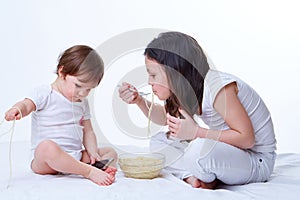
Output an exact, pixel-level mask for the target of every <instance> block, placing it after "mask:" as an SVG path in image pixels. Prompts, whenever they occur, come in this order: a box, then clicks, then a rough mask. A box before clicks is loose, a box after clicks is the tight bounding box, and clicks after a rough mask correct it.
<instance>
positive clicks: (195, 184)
mask: <svg viewBox="0 0 300 200" xmlns="http://www.w3.org/2000/svg"><path fill="white" fill-rule="evenodd" d="M184 181H185V182H187V183H188V184H190V185H191V186H192V187H193V188H203V189H215V188H216V187H217V185H218V179H216V180H214V181H213V182H210V183H205V182H203V181H201V180H199V179H197V178H196V177H195V176H190V177H188V178H185V179H184Z"/></svg>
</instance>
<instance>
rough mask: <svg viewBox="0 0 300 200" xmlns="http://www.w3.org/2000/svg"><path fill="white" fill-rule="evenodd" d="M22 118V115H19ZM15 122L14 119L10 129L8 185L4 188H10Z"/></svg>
mask: <svg viewBox="0 0 300 200" xmlns="http://www.w3.org/2000/svg"><path fill="white" fill-rule="evenodd" d="M21 117H22V114H21ZM15 122H16V120H15V119H14V121H13V124H12V127H11V129H10V130H11V134H10V139H9V152H8V159H9V178H8V184H7V187H6V188H9V187H10V183H11V180H12V156H11V149H12V137H13V133H14V129H15Z"/></svg>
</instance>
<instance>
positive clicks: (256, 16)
mask: <svg viewBox="0 0 300 200" xmlns="http://www.w3.org/2000/svg"><path fill="white" fill-rule="evenodd" d="M299 9H300V6H299V3H298V1H297V0H245V1H241V0H223V1H221V0H219V1H217V0H207V1H204V0H194V1H192V0H186V1H182V0H178V1H176V0H169V1H167V0H165V1H164V0H150V1H142V0H127V1H125V0H119V1H113V0H111V1H100V0H94V1H93V0H85V1H82V0H78V1H75V0H68V1H66V0H49V1H39V0H36V1H35V0H27V1H22V0H19V1H16V0H10V1H3V0H2V1H1V6H0V26H1V28H0V36H1V37H0V44H1V48H0V56H1V68H0V69H1V72H0V87H1V98H0V113H1V118H3V116H4V112H5V111H6V110H7V109H8V108H10V106H12V105H13V104H14V103H15V102H16V101H19V100H22V99H23V98H24V96H25V95H26V94H27V93H28V91H30V89H32V88H33V87H34V86H36V85H39V84H48V83H51V82H52V81H53V80H54V79H55V78H56V75H55V74H54V71H55V68H56V64H57V57H58V55H59V54H60V53H61V52H62V51H63V50H65V49H66V48H68V47H70V46H72V45H75V44H86V45H90V46H92V47H94V48H96V47H97V46H99V45H101V44H102V43H103V42H105V41H107V40H109V39H110V38H111V37H113V36H116V35H119V34H122V33H124V32H127V31H131V30H135V29H141V28H159V29H167V30H174V31H181V32H184V33H187V34H189V35H191V36H193V37H194V38H196V39H197V40H198V42H199V43H200V45H201V46H202V47H203V48H204V50H205V51H206V52H207V53H208V55H209V56H210V58H211V59H212V60H213V62H214V64H215V65H216V68H217V69H219V70H222V71H225V72H228V73H232V74H235V75H237V76H239V77H240V78H242V79H244V80H245V81H246V82H248V83H249V84H250V85H251V86H252V87H253V88H255V89H256V91H257V92H258V93H259V94H260V95H261V96H262V98H263V99H264V101H265V103H266V104H267V106H268V108H269V109H270V111H271V114H272V117H273V122H274V126H275V131H276V137H277V141H278V152H295V153H300V146H299V145H298V144H299V141H298V140H299V138H300V136H299V129H298V124H299V117H298V115H299V113H300V107H299V104H298V102H299V101H300V94H299V88H298V87H299V85H300V78H299V70H296V67H299V66H300V59H299V58H300V55H299V54H300V26H299V19H300V12H299ZM137 60H138V61H137V62H136V63H133V64H134V65H139V63H140V64H141V65H142V64H143V63H142V61H143V56H142V54H140V57H139V58H137ZM104 62H105V60H104ZM130 65H131V63H129V62H127V66H126V65H122V67H123V70H124V69H126V68H127V67H128V70H129V69H130ZM107 74H109V73H107ZM107 81H108V79H107V78H105V79H103V82H102V83H101V84H100V86H99V91H101V94H103V98H105V97H106V94H110V93H111V89H110V90H109V91H105V88H104V87H103V86H104V85H105V84H107ZM116 83H117V82H116V81H115V82H114V84H116ZM101 87H102V88H101ZM108 100H109V101H111V99H109V98H107V99H106V100H103V104H105V103H106V102H109V101H108ZM109 106H111V105H109ZM95 113H96V114H97V115H98V114H99V113H100V115H107V116H109V117H110V116H111V113H105V112H103V111H101V110H96V111H95ZM101 123H102V124H105V121H104V122H101ZM6 125H7V124H6ZM112 125H113V124H112ZM2 126H3V125H2ZM100 126H101V125H100ZM2 131H3V129H2ZM0 133H1V131H0ZM105 134H106V133H105ZM8 140H9V137H8V136H2V137H1V138H0V142H6V141H8ZM13 140H14V141H24V140H25V141H29V140H30V118H29V117H27V118H25V119H23V120H22V121H18V122H17V123H16V128H15V134H14V136H13ZM115 142H116V143H120V144H122V142H123V143H126V140H122V141H120V140H118V139H115Z"/></svg>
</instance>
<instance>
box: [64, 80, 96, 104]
mask: <svg viewBox="0 0 300 200" xmlns="http://www.w3.org/2000/svg"><path fill="white" fill-rule="evenodd" d="M96 86H97V83H83V82H81V81H79V80H78V77H76V76H71V75H67V76H66V77H65V79H64V84H62V93H63V95H64V96H65V97H66V98H67V99H68V100H70V101H72V102H80V101H82V99H84V98H86V97H87V96H88V95H89V93H90V91H91V89H93V88H95V87H96Z"/></svg>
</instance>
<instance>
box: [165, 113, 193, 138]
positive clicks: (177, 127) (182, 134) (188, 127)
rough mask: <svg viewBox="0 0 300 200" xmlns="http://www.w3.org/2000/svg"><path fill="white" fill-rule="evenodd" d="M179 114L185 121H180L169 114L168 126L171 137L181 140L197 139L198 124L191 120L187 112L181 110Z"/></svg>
mask: <svg viewBox="0 0 300 200" xmlns="http://www.w3.org/2000/svg"><path fill="white" fill-rule="evenodd" d="M179 112H180V113H181V114H182V116H183V117H184V118H185V119H179V118H176V117H173V116H171V115H170V114H169V113H167V125H168V126H169V130H170V132H171V136H173V137H177V138H179V139H181V140H193V139H195V138H196V133H197V130H198V127H199V126H198V124H197V123H196V122H195V121H194V119H193V118H191V117H190V116H189V115H188V114H187V112H186V111H184V110H182V109H181V108H179Z"/></svg>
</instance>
